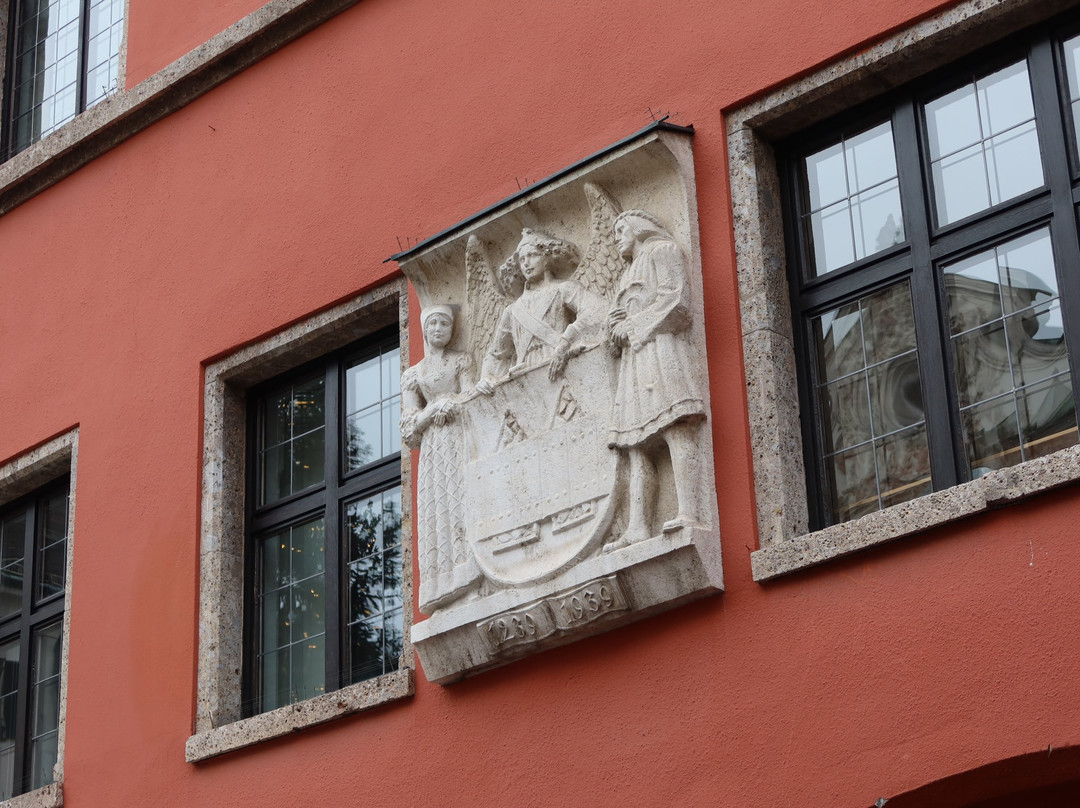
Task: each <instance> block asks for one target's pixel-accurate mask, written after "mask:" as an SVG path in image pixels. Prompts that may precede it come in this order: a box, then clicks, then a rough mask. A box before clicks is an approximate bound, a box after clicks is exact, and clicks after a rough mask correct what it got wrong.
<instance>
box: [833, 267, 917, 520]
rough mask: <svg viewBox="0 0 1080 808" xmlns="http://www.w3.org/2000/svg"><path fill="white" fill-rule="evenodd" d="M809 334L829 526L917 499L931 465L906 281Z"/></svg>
mask: <svg viewBox="0 0 1080 808" xmlns="http://www.w3.org/2000/svg"><path fill="white" fill-rule="evenodd" d="M814 333H815V337H816V339H815V345H816V348H817V351H818V356H817V362H818V367H819V369H820V371H819V372H820V375H821V376H822V377H823V378H824V379H825V380H826V381H823V382H820V383H819V385H818V396H819V402H820V406H821V411H822V419H823V423H822V425H821V429H822V433H821V434H822V444H823V445H822V449H823V454H824V455H825V465H826V468H827V482H828V484H829V491H828V502H829V507H830V516H831V519H832V521H844V520H847V519H853V518H855V517H857V516H861V515H862V514H864V513H870V512H871V511H875V510H878V508H879V507H887V506H888V505H891V504H894V503H896V502H903V501H905V500H906V498H909V497H914V496H919V495H920V494H921V493H922V492H924V490H926V486H925V485H924V482H925V481H924V480H923V479H922V478H923V477H924V476H926V475H927V474H928V473H929V471H928V470H929V467H930V464H929V451H928V449H927V445H926V438H925V434H924V431H925V428H924V420H925V416H924V414H923V395H922V381H921V378H920V375H919V357H918V352H917V351H916V350H915V317H914V311H913V309H912V305H911V292H910V290H909V288H908V284H907V283H906V282H904V283H899V284H895V285H893V286H890V287H888V288H886V289H883V290H881V291H880V292H875V293H874V294H871V295H867V296H866V297H863V298H861V299H860V300H858V301H856V302H854V303H849V304H847V305H845V306H842V307H840V308H838V309H834V310H833V311H831V312H826V313H825V314H823V315H821V316H820V317H818V318H815V321H814ZM841 373H847V375H841ZM901 430H903V432H902V435H897V434H895V433H897V432H898V431H901ZM879 490H880V492H881V495H880V497H879Z"/></svg>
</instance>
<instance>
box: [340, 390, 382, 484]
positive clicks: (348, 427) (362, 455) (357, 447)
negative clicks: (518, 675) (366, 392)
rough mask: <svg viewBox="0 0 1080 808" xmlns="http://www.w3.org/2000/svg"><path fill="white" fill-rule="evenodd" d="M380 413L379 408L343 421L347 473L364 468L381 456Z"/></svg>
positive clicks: (376, 407) (375, 407)
mask: <svg viewBox="0 0 1080 808" xmlns="http://www.w3.org/2000/svg"><path fill="white" fill-rule="evenodd" d="M381 427H382V413H381V412H380V410H379V406H378V405H376V406H374V407H372V408H371V409H368V410H365V411H364V412H362V413H360V414H359V415H351V416H349V417H348V418H347V419H346V420H345V458H346V467H347V470H348V471H352V470H353V469H358V468H360V467H361V466H366V465H367V464H368V463H371V462H372V461H374V460H378V459H379V457H380V456H381V454H380V452H381V449H382V435H381V434H380V432H381Z"/></svg>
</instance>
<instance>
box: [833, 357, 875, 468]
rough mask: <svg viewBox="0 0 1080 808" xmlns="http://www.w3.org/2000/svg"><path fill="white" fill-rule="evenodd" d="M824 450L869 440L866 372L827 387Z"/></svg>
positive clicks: (870, 433) (871, 431)
mask: <svg viewBox="0 0 1080 808" xmlns="http://www.w3.org/2000/svg"><path fill="white" fill-rule="evenodd" d="M824 393H825V395H824V400H823V402H822V403H823V405H824V406H823V410H824V411H823V413H822V415H823V416H824V418H825V453H826V454H832V453H833V452H835V451H839V450H840V449H846V448H847V447H849V446H854V445H855V444H857V443H862V442H863V441H867V440H870V438H871V437H872V435H873V430H872V429H871V426H870V399H869V392H868V390H867V387H866V374H865V373H856V374H854V375H852V376H848V377H846V378H844V379H841V380H840V381H837V382H832V383H831V384H829V385H827V386H826V387H825V390H824Z"/></svg>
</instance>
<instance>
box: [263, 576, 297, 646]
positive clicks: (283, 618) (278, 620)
mask: <svg viewBox="0 0 1080 808" xmlns="http://www.w3.org/2000/svg"><path fill="white" fill-rule="evenodd" d="M291 611H292V602H291V600H290V597H289V590H288V589H278V590H277V591H274V592H268V593H266V594H265V595H263V597H262V647H263V650H264V651H271V650H273V649H275V648H284V647H285V646H287V645H288V644H289V643H290V642H291V641H292V637H291V636H290V633H289V631H290V629H289V625H290V623H289V613H290V612H291Z"/></svg>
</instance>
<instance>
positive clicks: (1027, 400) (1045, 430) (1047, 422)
mask: <svg viewBox="0 0 1080 808" xmlns="http://www.w3.org/2000/svg"><path fill="white" fill-rule="evenodd" d="M1017 407H1018V410H1019V416H1020V432H1021V434H1022V435H1023V439H1024V460H1031V459H1032V458H1035V457H1042V456H1043V455H1047V454H1050V453H1051V452H1056V451H1057V450H1058V449H1064V448H1065V447H1066V446H1072V445H1073V444H1075V443H1076V442H1077V432H1076V405H1075V401H1074V400H1073V394H1072V379H1071V377H1070V375H1069V374H1068V373H1064V374H1062V375H1061V376H1058V377H1057V378H1054V379H1051V380H1049V381H1047V382H1044V383H1042V384H1037V385H1033V386H1031V387H1029V388H1027V389H1026V390H1025V391H1024V393H1023V394H1022V395H1021V396H1019V398H1018V400H1017Z"/></svg>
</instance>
